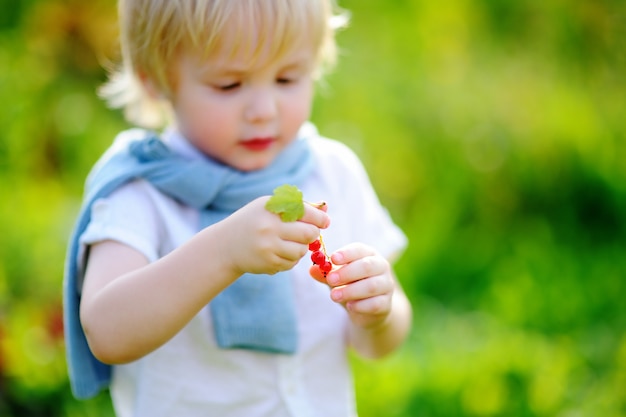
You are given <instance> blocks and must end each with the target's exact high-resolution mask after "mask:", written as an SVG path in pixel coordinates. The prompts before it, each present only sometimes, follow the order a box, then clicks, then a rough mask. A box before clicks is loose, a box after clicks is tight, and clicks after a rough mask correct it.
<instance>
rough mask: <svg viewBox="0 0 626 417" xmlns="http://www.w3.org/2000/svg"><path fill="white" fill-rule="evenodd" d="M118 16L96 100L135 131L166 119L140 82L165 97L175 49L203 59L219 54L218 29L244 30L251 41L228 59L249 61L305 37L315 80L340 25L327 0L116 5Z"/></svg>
mask: <svg viewBox="0 0 626 417" xmlns="http://www.w3.org/2000/svg"><path fill="white" fill-rule="evenodd" d="M118 8H119V22H120V43H121V52H122V62H121V65H120V67H119V68H118V69H116V70H114V71H112V72H111V75H110V77H109V81H108V82H107V83H106V84H105V85H104V86H102V88H101V89H100V95H101V97H103V98H104V99H106V100H107V101H108V103H109V105H110V106H111V107H114V108H123V109H124V113H125V116H126V119H127V120H128V121H130V122H132V123H135V124H137V125H139V126H143V127H160V126H162V125H163V124H164V123H165V122H166V121H167V117H168V109H167V100H164V99H163V98H158V97H155V95H154V94H150V92H149V91H147V89H146V85H145V83H144V82H143V81H145V80H149V81H150V83H151V85H152V86H153V87H154V89H155V90H156V91H158V92H160V93H162V94H163V95H164V96H165V97H167V96H168V94H169V93H170V92H171V88H172V80H171V77H170V76H169V73H170V71H171V67H170V63H171V62H173V61H174V60H175V59H176V58H177V54H178V53H179V51H180V50H181V48H185V50H189V51H192V52H193V53H198V54H200V56H202V57H209V56H211V54H214V53H216V52H219V51H220V48H223V47H224V45H223V36H222V34H223V32H224V30H225V28H226V27H228V28H229V30H231V31H234V33H244V34H245V33H249V32H250V31H249V30H245V29H249V28H251V27H252V28H256V29H257V31H256V32H255V35H257V36H258V38H257V41H256V42H254V41H253V40H252V37H250V39H248V38H245V37H240V38H238V39H236V41H235V42H236V44H235V45H234V49H235V50H232V51H231V53H232V54H233V55H234V54H236V53H237V51H238V50H242V49H243V50H244V51H245V52H251V53H252V54H253V57H256V56H258V54H259V53H260V50H261V48H267V47H268V46H269V47H270V56H272V57H276V56H280V54H282V53H284V52H285V51H286V50H287V49H288V48H289V47H291V46H292V45H293V43H294V42H295V41H296V40H297V39H299V38H300V36H302V34H306V35H307V37H308V38H309V39H311V40H312V42H313V44H312V46H313V47H314V48H315V51H316V53H317V68H316V71H315V75H316V76H319V75H321V74H322V73H323V72H324V71H325V70H327V69H328V68H329V67H331V66H332V65H333V64H334V61H335V57H336V45H335V29H336V28H337V27H338V26H341V25H342V24H344V23H345V21H346V18H345V13H344V14H341V15H335V9H336V5H335V4H334V2H333V0H119V4H118ZM231 33H232V32H231ZM253 45H256V46H253ZM253 47H256V50H252V49H247V48H253ZM142 80H143V81H142Z"/></svg>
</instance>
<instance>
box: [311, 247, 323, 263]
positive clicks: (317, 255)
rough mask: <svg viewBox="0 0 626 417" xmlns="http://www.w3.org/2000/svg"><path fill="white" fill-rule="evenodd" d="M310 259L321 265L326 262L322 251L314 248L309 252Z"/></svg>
mask: <svg viewBox="0 0 626 417" xmlns="http://www.w3.org/2000/svg"><path fill="white" fill-rule="evenodd" d="M311 261H313V263H314V264H316V265H320V266H321V265H323V264H324V262H326V255H324V253H323V252H322V251H319V250H316V251H315V252H313V253H312V254H311Z"/></svg>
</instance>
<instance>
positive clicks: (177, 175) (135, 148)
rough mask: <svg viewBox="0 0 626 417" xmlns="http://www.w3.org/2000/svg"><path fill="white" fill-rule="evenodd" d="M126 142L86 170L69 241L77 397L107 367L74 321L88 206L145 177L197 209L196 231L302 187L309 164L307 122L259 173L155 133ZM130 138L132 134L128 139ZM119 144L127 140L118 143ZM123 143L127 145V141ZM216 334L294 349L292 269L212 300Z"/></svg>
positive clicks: (235, 344)
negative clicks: (192, 155) (177, 148)
mask: <svg viewBox="0 0 626 417" xmlns="http://www.w3.org/2000/svg"><path fill="white" fill-rule="evenodd" d="M134 132H135V131H133V133H129V132H125V134H122V135H120V136H121V137H124V138H126V139H124V140H119V139H118V140H116V143H115V144H114V145H113V146H112V147H111V148H110V149H109V150H108V151H107V152H106V153H105V154H104V155H103V157H102V158H101V159H100V161H98V163H97V164H96V165H95V166H94V169H93V170H92V172H91V173H90V175H89V177H88V180H87V185H86V194H85V197H84V200H83V204H82V206H81V210H80V213H79V216H78V220H77V222H76V225H75V227H74V231H73V233H72V236H71V238H70V242H69V248H68V253H67V258H66V264H65V276H64V284H63V299H64V325H65V339H66V349H67V362H68V369H69V375H70V382H71V386H72V391H73V393H74V396H75V397H77V398H89V397H92V396H94V395H96V394H97V393H98V392H99V391H100V390H101V389H103V388H105V387H107V386H108V385H109V383H110V378H111V367H110V366H109V365H106V364H104V363H102V362H100V361H98V360H97V359H96V358H95V357H94V356H93V354H92V353H91V350H90V349H89V346H88V344H87V340H86V338H85V334H84V332H83V329H82V326H81V324H80V319H79V305H80V289H79V284H78V283H79V282H80V280H79V269H78V268H79V264H80V263H81V262H80V260H79V259H78V256H79V247H80V245H79V238H80V236H81V235H82V233H83V232H84V231H85V229H86V228H87V226H88V224H89V222H90V220H91V206H92V204H93V203H94V202H95V201H96V200H97V199H99V198H104V197H106V196H108V195H110V194H111V193H112V192H113V191H115V190H116V189H118V188H119V187H120V186H122V185H124V184H125V183H127V182H129V181H132V180H136V179H144V180H147V181H149V182H150V183H151V184H152V185H153V186H154V187H156V188H157V189H158V190H160V191H161V192H163V193H164V194H166V195H168V196H170V197H172V198H174V199H177V200H179V201H181V202H183V203H184V204H186V205H188V206H190V207H193V208H196V209H198V210H199V211H200V224H199V229H201V228H204V227H206V226H208V225H210V224H213V223H215V222H218V221H220V220H222V219H224V218H225V217H227V216H228V215H230V214H231V213H232V212H234V211H235V210H238V209H239V208H241V207H242V206H244V205H245V204H247V203H249V202H250V201H252V200H254V199H255V198H257V197H260V196H262V195H270V194H271V193H272V192H273V190H274V188H276V187H278V186H279V185H282V184H294V185H298V184H300V183H301V182H302V181H303V180H304V178H306V176H307V175H308V174H309V172H310V171H311V168H312V167H313V157H312V154H311V152H310V149H309V143H308V140H307V135H310V134H316V131H315V129H314V128H313V127H312V125H310V124H307V125H305V126H304V127H303V128H302V129H301V131H300V134H299V137H298V139H296V140H295V141H294V142H293V143H291V144H290V145H289V146H288V147H287V148H286V149H285V150H284V151H283V152H282V153H281V154H280V155H278V156H277V158H276V159H275V160H274V162H273V163H272V164H271V165H270V166H268V167H266V168H264V169H262V170H258V171H252V172H241V171H237V170H235V169H233V168H230V167H228V166H225V165H223V164H220V163H218V162H216V161H214V160H212V159H208V158H202V159H195V160H189V159H185V158H183V157H182V156H180V155H178V154H176V153H174V152H173V151H172V150H170V149H169V148H168V147H167V146H166V145H165V144H164V143H163V142H162V141H161V140H160V139H158V138H157V137H156V136H155V135H154V134H152V133H150V132H146V131H140V132H142V133H141V134H140V137H137V135H136V134H135V133H134ZM129 136H130V138H129ZM120 141H121V142H124V143H121V144H120ZM125 142H128V143H125ZM209 307H210V309H211V316H212V319H213V325H214V329H215V337H216V341H217V343H218V345H219V346H220V347H222V348H243V349H252V350H258V351H265V352H276V353H293V352H295V350H296V348H297V324H296V318H295V305H294V299H293V290H292V283H291V280H290V274H289V273H288V272H282V273H279V274H276V275H272V276H269V275H253V274H245V275H243V276H242V277H240V278H239V279H238V280H236V281H235V282H234V283H233V284H232V285H230V286H229V287H227V288H226V290H224V291H223V292H221V293H220V294H219V295H218V296H217V297H215V298H214V299H213V300H212V301H211V302H210V303H209Z"/></svg>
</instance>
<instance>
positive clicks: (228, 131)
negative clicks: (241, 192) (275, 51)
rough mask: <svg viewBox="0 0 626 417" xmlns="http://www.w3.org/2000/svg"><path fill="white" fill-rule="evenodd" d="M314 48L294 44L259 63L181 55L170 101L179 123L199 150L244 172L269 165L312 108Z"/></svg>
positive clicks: (240, 57) (238, 58) (246, 58)
mask: <svg viewBox="0 0 626 417" xmlns="http://www.w3.org/2000/svg"><path fill="white" fill-rule="evenodd" d="M314 59H315V57H314V52H313V50H312V48H308V47H306V45H304V43H303V44H300V45H295V48H291V50H290V51H289V52H287V53H286V54H284V55H283V56H281V57H280V58H278V59H274V60H269V59H264V57H263V52H261V56H260V59H258V60H257V61H256V62H257V63H256V64H254V65H251V64H250V61H251V59H250V57H249V56H247V54H244V53H239V54H237V55H236V56H235V57H229V56H228V55H227V54H221V55H219V54H218V55H217V56H214V57H211V58H208V59H204V60H201V59H199V58H198V57H197V56H196V55H193V54H185V53H183V54H181V57H180V60H179V61H178V63H177V64H176V66H175V68H174V74H175V80H176V83H175V87H174V93H173V97H172V100H171V101H172V105H173V109H174V114H175V118H176V122H177V124H178V128H179V129H180V131H181V133H183V134H184V135H185V137H187V139H188V140H190V141H191V142H192V143H193V144H194V145H195V146H196V147H197V148H198V149H200V150H201V151H202V152H204V153H205V154H207V155H209V156H211V157H213V158H214V159H217V160H218V161H220V162H222V163H224V164H227V165H230V166H232V167H234V168H236V169H239V170H242V171H251V170H257V169H261V168H264V167H266V166H267V165H269V164H270V163H271V162H272V161H273V160H274V158H275V157H276V156H277V154H278V153H280V151H281V150H282V149H284V148H285V147H286V146H287V145H288V144H289V143H291V142H292V141H293V140H294V139H295V137H296V134H297V132H298V129H299V128H300V126H301V125H302V123H304V122H305V121H306V120H307V119H308V117H309V113H310V107H311V100H312V94H313V80H312V75H311V74H312V71H313V67H314V64H315V62H314Z"/></svg>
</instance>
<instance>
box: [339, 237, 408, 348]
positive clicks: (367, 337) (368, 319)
mask: <svg viewBox="0 0 626 417" xmlns="http://www.w3.org/2000/svg"><path fill="white" fill-rule="evenodd" d="M331 258H332V261H333V263H334V264H335V265H337V266H339V268H337V269H335V270H334V271H332V272H331V273H330V274H329V275H328V277H327V282H328V284H329V285H330V286H331V287H332V290H331V298H332V299H333V300H334V301H336V302H338V303H341V304H343V305H344V306H345V308H346V310H347V311H348V314H349V315H350V320H351V328H350V333H349V338H350V343H351V345H352V347H353V348H354V349H355V350H356V351H357V352H358V353H359V354H360V355H362V356H364V357H368V358H379V357H382V356H384V355H386V354H388V353H390V352H392V351H393V350H394V349H396V348H397V347H398V346H399V345H400V344H401V343H402V342H403V341H404V339H405V338H406V336H407V335H408V332H409V330H410V327H411V319H412V309H411V304H410V303H409V301H408V299H407V297H406V295H405V294H404V291H402V288H401V287H400V284H399V283H398V281H397V279H396V277H395V275H394V273H393V270H392V268H391V266H390V264H389V262H388V261H387V259H385V258H384V257H383V256H381V255H379V254H378V253H376V251H375V250H374V249H373V248H370V247H369V246H366V245H363V244H352V245H349V246H346V247H344V248H343V249H341V250H339V251H337V252H335V253H333V254H332V256H331Z"/></svg>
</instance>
